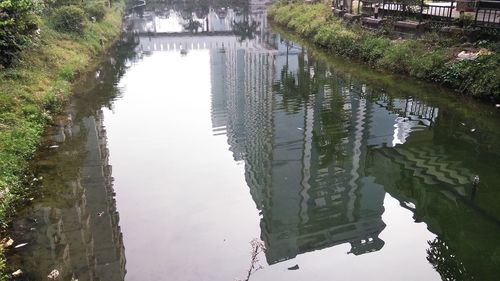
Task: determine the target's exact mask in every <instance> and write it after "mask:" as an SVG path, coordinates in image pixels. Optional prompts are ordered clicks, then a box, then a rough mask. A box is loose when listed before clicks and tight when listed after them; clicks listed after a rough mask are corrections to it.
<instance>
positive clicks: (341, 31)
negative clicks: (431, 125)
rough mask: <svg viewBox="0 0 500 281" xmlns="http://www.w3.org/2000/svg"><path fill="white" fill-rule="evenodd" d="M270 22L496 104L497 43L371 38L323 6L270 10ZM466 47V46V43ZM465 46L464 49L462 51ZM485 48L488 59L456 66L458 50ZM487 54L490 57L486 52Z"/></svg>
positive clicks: (499, 90)
mask: <svg viewBox="0 0 500 281" xmlns="http://www.w3.org/2000/svg"><path fill="white" fill-rule="evenodd" d="M268 16H269V17H270V19H271V20H272V21H273V22H274V23H276V24H278V25H280V26H282V27H285V28H287V29H289V30H291V31H293V32H294V33H296V34H298V35H299V36H301V37H302V38H306V39H308V40H310V41H312V42H313V43H314V44H315V45H317V46H319V47H321V48H323V49H326V50H327V51H328V52H330V53H333V54H336V55H340V56H344V57H348V58H353V59H355V60H358V61H362V62H364V63H367V64H368V65H370V66H372V67H374V68H379V69H385V70H389V71H392V72H394V73H398V74H405V75H409V76H412V77H415V78H418V79H422V80H427V81H431V82H434V83H438V84H441V85H444V86H447V87H449V88H451V89H454V90H456V91H458V92H460V93H463V94H466V95H471V96H474V97H478V98H482V99H488V100H493V101H499V100H500V54H499V52H500V47H499V44H498V42H495V41H488V40H485V41H478V42H474V44H475V45H473V46H472V47H471V46H467V45H464V44H463V43H464V40H465V39H464V38H458V37H456V38H453V37H443V36H440V35H439V34H437V33H435V32H434V33H433V32H430V33H428V34H426V35H424V36H423V37H422V38H418V39H404V40H403V39H398V40H393V39H391V38H390V37H388V36H386V35H383V34H382V33H383V32H384V31H386V30H387V29H390V28H385V29H384V31H381V32H369V31H366V30H364V29H362V28H361V26H359V25H357V24H353V25H347V24H345V23H344V22H343V21H342V20H341V19H339V18H336V17H334V16H333V15H332V13H331V10H330V7H329V6H328V5H327V4H324V3H320V4H314V5H308V4H302V3H292V4H280V3H277V4H274V5H273V6H272V7H271V9H270V10H269V13H268ZM468 44H469V45H470V43H468ZM466 46H467V47H466ZM479 47H484V48H488V49H489V50H490V51H492V52H491V54H489V55H481V56H480V57H479V58H478V59H476V60H468V61H458V60H456V59H455V55H456V54H457V53H458V52H459V51H461V50H467V49H473V50H478V49H479ZM486 53H488V52H486Z"/></svg>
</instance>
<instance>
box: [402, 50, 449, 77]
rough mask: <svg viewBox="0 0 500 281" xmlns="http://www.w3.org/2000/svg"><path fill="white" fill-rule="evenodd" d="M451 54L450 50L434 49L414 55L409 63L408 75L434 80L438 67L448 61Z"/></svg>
mask: <svg viewBox="0 0 500 281" xmlns="http://www.w3.org/2000/svg"><path fill="white" fill-rule="evenodd" d="M452 57H453V54H452V52H451V51H450V50H444V49H441V50H436V51H432V52H429V53H427V54H424V55H422V56H416V57H414V58H413V60H412V61H411V63H410V66H411V70H410V75H411V76H415V77H417V78H423V79H427V80H431V81H434V80H436V78H437V77H438V73H439V71H440V69H441V68H442V67H443V66H444V65H445V63H447V62H448V61H450V60H451V59H452Z"/></svg>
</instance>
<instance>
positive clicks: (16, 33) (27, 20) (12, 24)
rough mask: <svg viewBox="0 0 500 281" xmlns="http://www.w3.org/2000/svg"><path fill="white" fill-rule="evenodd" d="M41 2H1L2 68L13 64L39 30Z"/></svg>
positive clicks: (30, 0) (0, 41) (0, 64)
mask: <svg viewBox="0 0 500 281" xmlns="http://www.w3.org/2000/svg"><path fill="white" fill-rule="evenodd" d="M39 5H40V4H39V2H37V1H32V0H0V68H1V67H8V66H10V65H11V64H12V61H13V58H14V57H15V55H16V54H17V53H18V52H19V51H21V50H22V49H23V47H25V46H26V45H27V44H28V43H29V42H31V37H32V35H33V33H34V31H35V30H37V29H38V25H37V22H38V16H37V13H38V11H39Z"/></svg>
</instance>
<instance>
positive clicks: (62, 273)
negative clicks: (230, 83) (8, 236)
mask: <svg viewBox="0 0 500 281" xmlns="http://www.w3.org/2000/svg"><path fill="white" fill-rule="evenodd" d="M129 39H130V38H127V37H124V38H123V40H122V41H121V42H120V43H119V44H118V47H117V49H118V50H119V51H117V52H116V53H115V56H114V57H112V58H109V59H108V60H107V61H106V62H105V63H103V64H102V65H101V66H100V67H99V68H98V69H97V71H96V72H95V73H89V74H88V76H89V77H88V78H87V79H84V80H85V84H84V85H81V87H82V88H81V89H82V90H79V87H77V88H76V91H77V97H76V98H75V100H74V102H73V103H72V104H71V105H70V106H69V107H68V108H67V110H66V111H65V113H64V114H63V115H61V116H60V117H58V119H57V120H56V121H55V122H54V124H53V125H52V126H51V127H50V128H49V129H48V131H47V133H46V135H45V137H44V140H43V146H44V147H48V149H42V150H41V151H40V155H39V160H38V161H37V163H36V164H35V165H34V167H33V169H34V170H35V172H36V174H37V175H38V176H40V178H41V179H42V184H41V185H42V189H41V190H40V191H39V192H40V194H39V197H41V198H40V199H37V200H35V201H34V203H33V205H32V206H29V207H27V208H26V209H25V210H23V211H22V212H21V214H20V217H19V218H18V219H16V220H15V221H14V226H13V230H12V232H13V235H14V237H15V238H16V240H17V241H25V242H27V243H28V245H27V246H25V247H23V248H20V249H18V250H16V251H15V253H13V255H12V256H11V257H10V259H11V260H12V263H13V264H15V263H16V262H18V263H20V264H22V265H21V268H22V269H23V271H24V272H25V276H24V277H25V278H27V279H26V280H46V279H47V278H48V277H47V276H48V275H49V273H51V272H53V271H54V270H56V271H55V272H56V273H53V274H55V275H58V276H59V277H58V278H59V279H60V280H109V281H112V280H113V281H114V280H116V281H118V280H124V277H125V272H126V270H125V253H124V245H123V240H122V233H121V230H120V226H119V215H118V212H117V210H116V203H115V199H114V190H113V178H112V175H111V166H110V165H109V164H108V148H107V141H106V131H105V128H104V126H103V114H102V110H101V107H103V106H107V105H108V104H109V102H110V101H111V99H112V98H114V97H115V96H116V95H117V89H116V86H115V84H114V83H115V81H116V80H117V79H118V78H119V77H120V76H121V75H123V73H124V72H125V66H124V64H125V60H127V58H128V57H130V55H132V54H133V52H131V47H133V45H135V43H133V40H132V41H130V40H129ZM96 77H97V78H96ZM79 86H80V85H79Z"/></svg>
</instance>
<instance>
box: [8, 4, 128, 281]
mask: <svg viewBox="0 0 500 281" xmlns="http://www.w3.org/2000/svg"><path fill="white" fill-rule="evenodd" d="M123 10H124V4H123V3H122V2H116V3H115V4H114V6H113V7H111V8H107V11H106V12H107V13H106V16H105V18H104V19H103V20H102V21H99V22H95V23H91V22H88V23H87V25H86V27H85V30H84V32H83V35H72V34H64V33H59V32H56V31H55V30H53V29H52V28H51V26H50V23H49V22H48V21H47V20H44V19H42V20H41V22H40V30H41V33H40V35H39V37H38V38H36V39H34V40H33V43H32V45H31V46H30V47H29V48H28V49H26V50H24V51H23V52H22V53H21V55H20V57H19V58H18V60H17V62H16V63H15V65H14V66H13V67H11V68H8V69H0V227H2V228H5V227H6V226H7V225H8V223H9V221H10V218H11V216H12V215H13V214H14V213H15V210H16V206H19V204H23V203H24V202H26V201H27V200H28V197H29V194H31V193H32V190H31V189H32V186H33V184H32V180H33V178H32V177H30V176H28V175H27V174H26V172H27V168H28V163H29V161H30V159H32V157H33V156H34V154H35V151H36V149H37V146H38V143H39V139H40V136H41V134H42V132H43V130H44V128H45V125H46V124H47V123H48V122H50V121H51V118H52V116H53V115H54V114H55V113H57V112H58V111H60V110H61V108H62V106H63V105H64V104H65V103H66V102H67V101H68V98H69V97H70V93H71V85H72V82H73V81H74V79H75V78H76V77H77V76H78V73H79V72H81V71H83V70H84V69H85V68H86V67H88V66H89V64H90V63H91V62H92V60H93V59H94V58H96V57H97V56H98V55H99V54H100V53H101V52H102V51H103V49H105V48H106V47H107V46H110V45H111V44H112V43H113V42H114V40H115V38H117V36H118V34H119V32H120V29H121V21H122V12H123ZM101 40H103V41H104V46H101V43H100V42H101ZM0 247H1V246H0ZM0 271H2V272H3V273H4V276H0V280H7V279H6V278H7V277H6V275H5V272H4V271H5V261H4V260H3V259H0Z"/></svg>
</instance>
